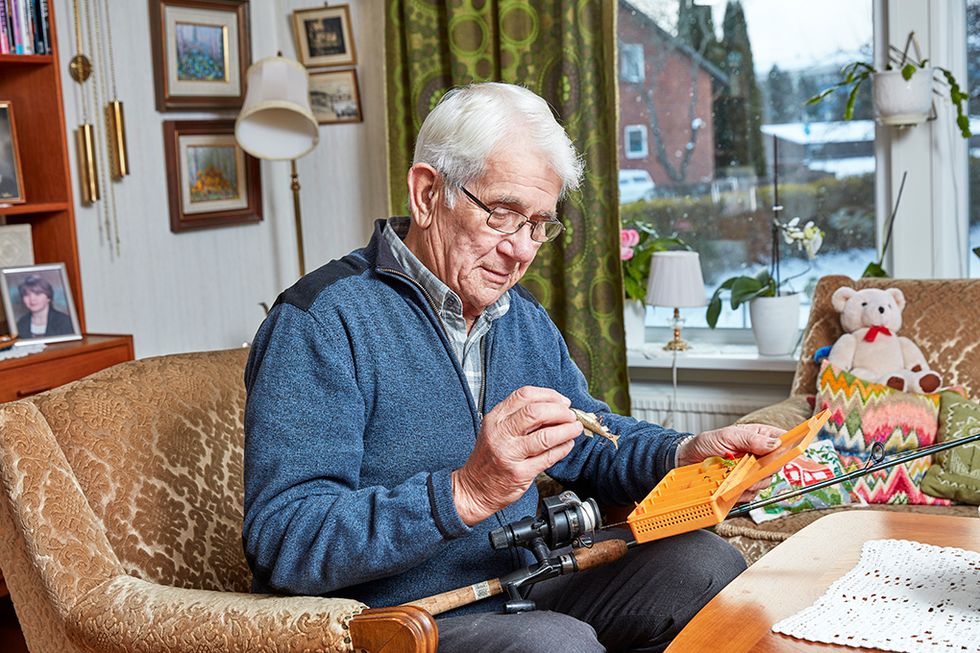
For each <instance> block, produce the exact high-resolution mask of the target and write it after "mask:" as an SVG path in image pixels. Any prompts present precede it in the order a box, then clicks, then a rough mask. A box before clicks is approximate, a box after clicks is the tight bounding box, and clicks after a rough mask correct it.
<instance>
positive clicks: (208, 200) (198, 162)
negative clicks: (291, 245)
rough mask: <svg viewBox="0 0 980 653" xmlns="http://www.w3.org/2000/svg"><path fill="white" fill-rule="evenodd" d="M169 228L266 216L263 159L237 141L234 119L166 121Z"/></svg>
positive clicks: (248, 220)
mask: <svg viewBox="0 0 980 653" xmlns="http://www.w3.org/2000/svg"><path fill="white" fill-rule="evenodd" d="M163 139H164V153H165V155H166V160H167V185H168V191H169V193H168V194H169V196H170V230H171V231H173V232H175V233H178V232H181V231H190V230H193V229H207V228H211V227H225V226H230V225H238V224H248V223H253V222H260V221H261V220H262V187H261V180H260V178H259V160H258V159H256V158H255V157H253V156H250V155H249V154H247V153H246V152H245V150H243V149H242V148H241V147H239V146H238V143H237V142H236V141H235V121H234V120H180V121H175V120H166V121H164V123H163Z"/></svg>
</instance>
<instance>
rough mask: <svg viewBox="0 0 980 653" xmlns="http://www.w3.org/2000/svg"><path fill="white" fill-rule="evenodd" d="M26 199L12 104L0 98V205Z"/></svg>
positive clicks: (19, 202) (22, 201)
mask: <svg viewBox="0 0 980 653" xmlns="http://www.w3.org/2000/svg"><path fill="white" fill-rule="evenodd" d="M26 201H27V198H26V197H25V195H24V173H23V168H21V165H20V149H19V148H18V146H17V125H16V123H15V121H14V105H13V102H11V101H10V100H0V205H3V204H23V203H24V202H26Z"/></svg>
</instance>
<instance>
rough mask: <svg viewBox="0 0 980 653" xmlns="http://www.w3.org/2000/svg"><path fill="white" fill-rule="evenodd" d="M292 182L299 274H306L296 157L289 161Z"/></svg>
mask: <svg viewBox="0 0 980 653" xmlns="http://www.w3.org/2000/svg"><path fill="white" fill-rule="evenodd" d="M289 168H290V174H291V175H292V178H293V179H292V183H290V185H289V187H290V188H291V189H292V191H293V218H294V219H295V221H296V254H297V255H298V256H299V276H301V277H302V276H303V275H305V274H306V261H305V259H304V257H303V214H302V212H301V210H300V206H299V173H298V172H296V159H292V160H291V161H290V162H289Z"/></svg>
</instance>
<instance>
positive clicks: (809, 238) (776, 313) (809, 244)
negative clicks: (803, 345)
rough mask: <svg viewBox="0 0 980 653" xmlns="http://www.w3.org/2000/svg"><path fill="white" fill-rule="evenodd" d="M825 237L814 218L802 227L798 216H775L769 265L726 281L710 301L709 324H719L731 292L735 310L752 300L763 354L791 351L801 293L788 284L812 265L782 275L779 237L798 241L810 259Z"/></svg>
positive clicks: (751, 311) (755, 331)
mask: <svg viewBox="0 0 980 653" xmlns="http://www.w3.org/2000/svg"><path fill="white" fill-rule="evenodd" d="M823 237H824V232H823V231H822V230H820V229H819V228H818V227H817V226H816V225H814V224H813V222H812V221H810V222H807V223H806V224H805V225H803V226H802V227H800V219H799V218H793V219H792V220H790V221H789V222H787V223H785V224H784V223H781V222H779V221H778V220H776V219H774V220H773V221H772V258H771V260H770V263H769V267H768V268H767V269H764V270H760V271H759V272H758V273H757V274H755V275H751V276H750V275H737V276H734V277H731V278H729V279H726V280H725V281H723V282H722V283H721V285H720V286H718V288H717V290H715V292H714V294H713V295H712V296H711V299H710V300H709V301H708V311H707V315H706V318H707V321H708V326H710V327H711V328H712V329H713V328H715V326H716V325H717V324H718V317H719V315H721V305H722V302H721V297H722V295H723V294H724V293H728V295H729V303H730V305H731V307H732V309H733V310H734V309H737V308H738V307H739V306H741V305H742V304H744V303H748V304H749V315H750V317H751V319H752V333H753V335H754V336H755V341H756V345H757V346H758V348H759V353H760V354H763V355H767V356H781V355H785V354H789V353H791V352H792V351H793V349H794V347H795V346H796V332H797V330H798V328H799V325H798V323H799V315H800V296H799V294H798V293H796V292H792V291H789V292H788V291H787V289H786V286H787V285H789V283H790V282H791V281H792V280H793V279H795V278H796V277H799V276H802V275H803V274H805V273H806V272H807V270H809V267H807V270H804V271H803V272H801V273H800V274H798V275H795V276H794V277H790V278H787V279H783V278H782V276H781V274H780V269H779V264H780V257H779V241H780V239H782V240H784V241H785V242H786V243H787V244H790V245H792V244H795V245H796V246H797V247H798V248H799V249H800V250H801V251H803V252H805V253H806V257H807V260H813V258H814V257H815V256H816V255H817V252H818V251H819V250H820V246H821V245H822V244H823Z"/></svg>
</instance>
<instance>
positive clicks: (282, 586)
mask: <svg viewBox="0 0 980 653" xmlns="http://www.w3.org/2000/svg"><path fill="white" fill-rule="evenodd" d="M580 176H581V163H580V161H579V159H578V157H577V156H576V154H575V150H574V148H573V146H572V144H571V142H570V141H569V139H568V136H567V135H566V134H565V132H564V130H563V129H562V128H561V126H560V125H559V124H558V123H557V122H556V121H555V120H554V118H553V116H552V114H551V110H550V108H549V107H548V105H547V104H546V103H545V102H544V101H543V100H542V99H541V98H539V97H538V96H536V95H534V94H533V93H531V92H530V91H528V90H526V89H523V88H520V87H517V86H511V85H506V84H495V83H488V84H476V85H472V86H469V87H466V88H462V89H457V90H454V91H452V92H450V93H448V94H447V95H446V96H445V97H444V98H443V100H442V101H441V102H440V103H439V104H438V105H437V106H436V107H435V109H433V111H432V112H431V114H430V115H429V116H428V118H427V119H426V120H425V123H424V124H423V126H422V129H421V131H420V133H419V137H418V143H417V146H416V150H415V161H414V164H413V165H412V168H411V170H410V171H409V173H408V190H409V202H410V207H411V218H391V219H388V220H379V221H378V222H377V224H376V225H375V231H374V236H373V237H372V239H371V242H370V243H369V244H368V246H367V247H366V248H363V249H359V250H357V251H354V252H352V253H351V254H349V255H347V256H345V257H344V258H342V259H340V260H339V261H333V262H331V263H328V264H327V265H325V266H323V267H321V268H320V269H318V270H316V271H315V272H312V273H311V274H308V275H307V276H305V277H303V278H302V279H300V281H299V282H297V283H296V284H295V285H294V286H293V287H292V288H289V289H288V290H286V291H285V292H284V293H283V294H282V295H281V296H280V297H279V299H278V301H277V302H276V304H275V306H274V307H273V309H272V310H271V312H270V314H269V316H268V318H267V319H266V321H265V322H264V323H263V325H262V327H261V328H260V329H259V332H258V334H257V335H256V337H255V341H254V345H253V348H252V352H251V356H250V358H249V362H248V367H247V369H246V373H245V382H246V386H247V388H248V403H247V408H246V415H245V430H246V442H245V448H246V452H245V523H244V544H245V550H246V555H247V557H248V560H249V563H250V565H251V567H252V571H253V572H254V579H255V581H254V587H255V589H256V590H258V591H270V592H278V593H292V594H330V595H332V596H346V597H351V598H355V599H359V600H361V601H364V602H365V603H367V604H368V605H371V606H375V607H378V606H385V605H394V604H400V603H404V602H408V601H411V600H413V599H418V598H421V597H425V596H429V595H432V594H436V593H439V592H443V591H446V590H450V589H454V588H456V587H460V586H462V585H468V584H471V583H475V582H479V581H482V580H486V579H488V578H494V577H498V576H501V575H503V574H505V573H508V572H510V571H512V570H513V569H514V568H515V567H516V566H518V565H519V564H528V561H523V562H522V561H520V560H518V559H517V558H516V557H515V556H514V555H513V554H511V553H509V552H495V551H492V550H491V549H490V547H489V545H488V541H487V533H488V532H489V531H490V530H492V529H494V528H496V527H499V526H501V525H503V524H507V523H509V522H512V521H514V520H517V519H520V518H522V517H524V516H526V515H531V514H534V513H535V512H536V504H537V501H538V494H537V491H536V489H535V485H534V479H535V477H536V476H537V475H538V474H539V473H540V472H543V471H546V472H548V474H550V475H551V476H552V477H554V478H555V479H557V480H558V481H559V482H561V483H565V484H571V485H574V486H575V487H576V488H585V489H586V490H587V492H588V496H592V497H595V498H597V499H598V500H599V501H601V502H605V503H608V504H620V505H629V504H631V502H632V501H634V500H636V501H638V500H640V499H642V498H643V497H644V496H645V495H646V494H647V493H648V492H649V491H650V489H651V488H652V487H653V486H654V485H655V484H656V483H657V481H658V480H659V479H660V478H662V477H663V476H664V475H665V474H666V473H667V472H668V471H669V470H670V469H671V468H672V467H673V466H675V465H676V464H686V463H690V462H696V461H698V460H702V459H703V458H705V457H706V456H709V455H717V454H724V453H726V452H741V451H752V452H755V453H766V452H768V451H769V450H771V449H772V448H774V447H775V445H776V440H775V439H774V436H775V435H776V434H777V433H778V432H777V431H775V430H773V429H769V428H768V427H761V426H753V427H729V428H726V429H721V430H718V431H712V432H708V433H703V434H701V435H700V436H698V437H696V438H695V437H693V436H687V435H685V434H680V433H676V432H673V431H670V430H667V429H663V428H661V427H659V426H655V425H652V424H648V423H645V422H638V421H636V420H633V419H630V418H627V417H621V416H617V415H612V414H610V413H609V409H608V407H607V406H606V405H604V404H603V403H601V402H599V401H597V400H596V399H594V398H593V397H591V396H590V395H589V393H588V389H587V386H586V382H585V379H584V377H583V375H582V374H581V372H580V371H579V370H578V368H577V367H576V366H575V364H574V363H573V362H572V360H571V358H570V357H569V354H568V349H567V347H566V346H565V342H564V341H563V339H562V336H561V334H560V333H559V331H558V329H557V328H556V327H555V325H554V324H553V323H552V321H551V320H550V319H549V317H548V315H547V313H546V312H545V311H544V309H542V308H541V306H540V305H539V304H538V303H537V302H536V301H535V300H534V298H533V297H532V296H531V295H530V294H529V293H528V292H527V291H526V290H524V289H522V288H521V287H520V286H518V285H517V282H518V281H519V280H520V279H521V277H522V276H523V275H524V273H525V272H526V271H527V268H528V266H529V265H530V264H531V261H532V260H534V257H535V255H536V254H537V252H538V249H539V248H540V247H542V246H547V245H545V243H547V242H549V241H552V240H554V239H555V238H557V237H559V236H560V235H561V233H562V231H563V229H564V228H563V226H562V224H561V222H559V220H558V219H557V217H556V207H557V203H558V201H559V199H560V198H561V197H562V195H563V194H564V193H565V192H566V191H567V190H570V189H574V188H576V187H577V185H578V183H579V178H580ZM572 407H575V408H579V409H582V410H585V411H587V412H594V413H598V414H600V415H601V416H602V417H603V418H604V419H605V422H606V424H607V425H608V426H609V427H610V430H611V431H613V432H615V433H618V434H619V435H620V436H621V439H620V441H619V448H618V449H616V448H614V447H612V446H611V444H610V443H609V442H608V441H605V440H602V439H600V438H592V439H589V438H585V437H579V436H581V435H582V427H581V425H580V424H579V423H578V422H577V421H576V417H575V414H574V413H573V412H572V410H571V408H572ZM742 569H744V562H743V561H742V559H741V557H740V556H739V555H738V554H737V553H736V552H735V551H734V550H733V549H732V548H731V547H729V546H728V545H727V544H726V543H725V542H723V541H722V540H721V539H719V538H717V537H716V536H714V535H713V534H709V533H707V532H703V531H702V532H695V533H689V534H686V535H683V536H678V537H673V538H670V539H667V540H663V541H659V542H654V543H651V544H648V545H645V546H642V547H637V548H635V549H633V550H631V551H630V552H629V553H628V554H627V556H626V557H625V558H623V559H622V560H620V561H618V562H616V563H614V564H611V565H608V566H606V567H602V568H597V569H593V570H589V571H588V572H583V573H581V574H573V575H568V576H562V577H559V578H555V579H553V580H550V581H547V582H544V583H541V584H539V585H537V586H536V587H535V588H534V590H533V593H532V598H533V599H534V600H535V601H536V602H537V605H538V608H539V609H538V610H537V611H534V612H527V613H522V614H501V613H499V608H500V602H499V601H497V602H494V601H492V600H491V601H485V602H482V603H476V604H473V605H470V606H467V607H465V608H461V609H458V610H456V611H454V612H452V613H448V614H447V615H446V616H445V617H442V618H440V619H439V621H438V625H439V634H440V644H439V648H440V651H443V652H452V651H477V650H480V651H484V650H485V651H504V650H514V651H601V650H605V648H609V649H612V650H636V651H654V650H661V649H662V648H664V647H665V646H666V644H667V643H668V642H669V641H670V639H671V637H673V635H675V634H676V633H677V632H678V631H679V630H680V628H681V627H682V626H683V625H684V623H686V622H687V620H689V619H690V618H691V617H692V616H693V615H694V613H695V612H697V610H698V609H699V608H700V607H701V606H702V605H704V603H706V602H707V601H708V600H709V599H710V598H711V597H712V596H713V595H714V594H715V593H717V592H718V591H719V590H720V589H721V588H722V587H723V586H724V585H725V584H726V583H728V582H729V581H730V580H731V579H732V578H734V577H735V576H736V575H737V574H738V573H739V572H741V571H742Z"/></svg>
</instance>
